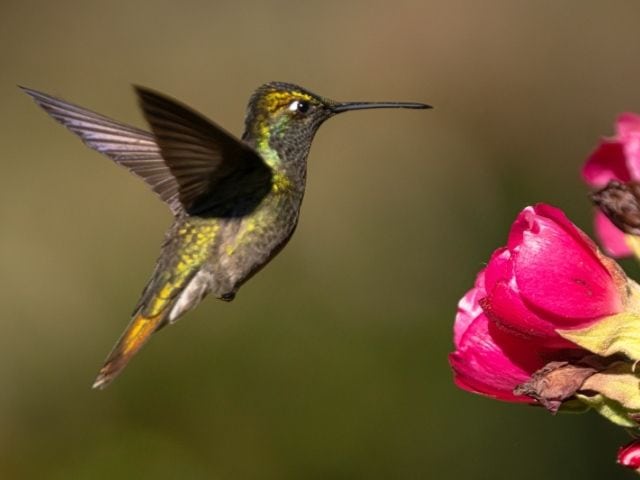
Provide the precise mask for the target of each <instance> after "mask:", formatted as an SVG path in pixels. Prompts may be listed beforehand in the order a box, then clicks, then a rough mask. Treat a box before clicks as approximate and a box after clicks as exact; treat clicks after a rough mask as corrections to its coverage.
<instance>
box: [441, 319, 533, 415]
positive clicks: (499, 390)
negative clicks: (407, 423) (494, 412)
mask: <svg viewBox="0 0 640 480" xmlns="http://www.w3.org/2000/svg"><path fill="white" fill-rule="evenodd" d="M531 347H532V345H531V344H530V343H529V342H528V341H527V340H525V339H522V338H520V337H517V336H513V335H510V334H508V333H505V332H502V331H500V329H497V328H495V326H494V325H493V324H492V323H491V322H490V321H489V320H488V318H487V316H486V315H484V314H480V315H479V316H478V317H476V318H475V319H474V320H473V321H472V322H471V323H470V324H469V325H468V328H467V329H466V332H465V333H464V335H462V337H461V338H460V342H459V346H458V348H457V349H456V351H455V352H453V353H452V354H451V355H450V356H449V362H450V364H451V366H452V368H453V370H454V372H455V379H456V383H457V385H458V386H459V387H460V388H463V389H465V390H469V391H471V392H474V393H480V394H483V395H486V396H489V397H492V398H496V399H498V400H505V401H511V402H526V403H534V402H533V400H532V399H530V398H528V397H523V396H518V395H514V394H513V389H514V388H515V387H516V386H518V385H520V384H521V383H524V382H526V381H527V380H529V378H530V377H531V374H532V373H533V372H535V371H536V370H537V369H539V368H541V367H542V366H543V365H544V362H543V360H542V359H541V358H540V357H539V356H538V354H537V351H536V349H535V348H531Z"/></svg>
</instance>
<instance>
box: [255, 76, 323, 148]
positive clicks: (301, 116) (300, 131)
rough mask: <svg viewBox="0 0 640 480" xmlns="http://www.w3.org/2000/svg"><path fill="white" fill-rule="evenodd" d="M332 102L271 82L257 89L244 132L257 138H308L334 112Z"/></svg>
mask: <svg viewBox="0 0 640 480" xmlns="http://www.w3.org/2000/svg"><path fill="white" fill-rule="evenodd" d="M333 103H335V102H332V101H331V100H328V99H326V98H322V97H320V96H319V95H316V94H314V93H311V92H309V91H308V90H305V89H304V88H302V87H298V86H297V85H292V84H290V83H282V82H270V83H266V84H264V85H262V86H261V87H260V88H258V89H257V90H256V91H255V92H254V93H253V95H252V96H251V98H250V99H249V105H248V107H247V116H246V119H245V126H246V131H247V132H248V133H253V134H254V135H255V136H256V137H257V138H265V137H271V138H273V139H281V140H285V139H287V140H288V139H291V140H293V139H294V138H301V139H304V138H308V141H309V142H310V141H311V139H312V138H313V134H314V133H315V132H316V130H317V129H318V127H319V126H320V125H321V124H322V122H324V121H325V120H326V119H327V118H329V117H331V116H332V115H333V114H334V112H333V110H332V109H331V105H332V104H333Z"/></svg>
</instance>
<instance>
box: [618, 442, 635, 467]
mask: <svg viewBox="0 0 640 480" xmlns="http://www.w3.org/2000/svg"><path fill="white" fill-rule="evenodd" d="M618 463H619V464H620V465H622V466H623V467H627V468H630V469H632V470H636V471H638V472H640V440H634V441H633V442H631V443H629V444H627V445H625V446H624V447H620V450H618Z"/></svg>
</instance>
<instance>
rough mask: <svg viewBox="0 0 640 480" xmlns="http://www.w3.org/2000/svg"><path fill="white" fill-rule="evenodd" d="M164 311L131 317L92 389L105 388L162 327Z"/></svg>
mask: <svg viewBox="0 0 640 480" xmlns="http://www.w3.org/2000/svg"><path fill="white" fill-rule="evenodd" d="M165 311H166V310H165ZM165 311H163V312H161V313H160V314H158V315H156V316H155V317H145V316H144V315H142V314H141V313H138V314H136V315H135V316H134V317H133V319H132V320H131V322H130V323H129V325H128V326H127V328H126V330H125V331H124V333H123V334H122V336H121V337H120V339H119V340H118V342H117V343H116V344H115V346H114V347H113V349H112V350H111V353H109V356H108V357H107V359H106V360H105V362H104V365H103V366H102V368H101V369H100V372H99V373H98V376H97V377H96V380H95V382H93V387H92V388H96V389H103V388H105V387H106V386H108V385H109V384H110V383H111V382H112V381H113V380H114V379H115V378H116V377H117V376H118V375H119V374H120V373H121V372H122V370H124V368H125V367H126V366H127V364H128V363H129V361H130V360H131V359H132V358H133V356H134V355H135V354H136V353H137V352H138V351H139V350H140V349H141V348H142V346H143V345H144V344H145V343H147V341H148V340H149V337H150V336H151V334H152V333H153V332H155V331H157V330H158V329H159V328H161V327H162V326H163V325H164V323H165V321H164V320H165V317H166V314H165Z"/></svg>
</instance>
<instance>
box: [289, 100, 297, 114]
mask: <svg viewBox="0 0 640 480" xmlns="http://www.w3.org/2000/svg"><path fill="white" fill-rule="evenodd" d="M289 110H291V111H292V112H295V111H297V110H298V100H294V101H293V102H291V103H290V104H289Z"/></svg>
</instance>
